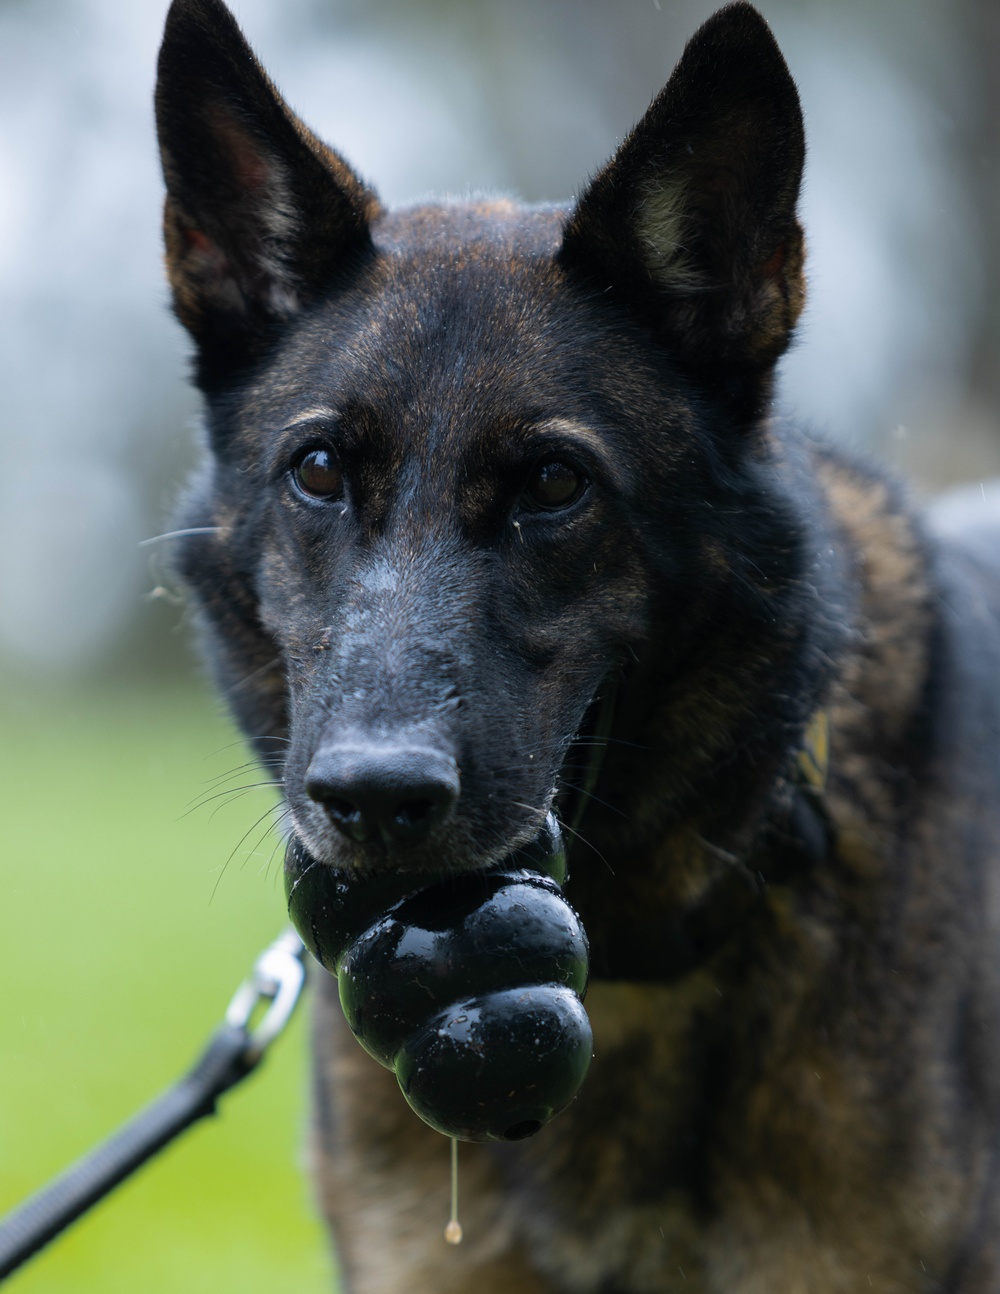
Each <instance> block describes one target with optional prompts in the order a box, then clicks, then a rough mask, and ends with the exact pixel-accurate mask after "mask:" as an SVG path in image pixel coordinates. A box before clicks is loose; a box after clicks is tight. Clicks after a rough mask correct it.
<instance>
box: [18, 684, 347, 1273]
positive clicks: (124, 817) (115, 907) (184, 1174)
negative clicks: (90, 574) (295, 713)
mask: <svg viewBox="0 0 1000 1294" xmlns="http://www.w3.org/2000/svg"><path fill="white" fill-rule="evenodd" d="M0 732H2V734H3V735H2V740H0V786H2V787H3V793H2V800H3V805H4V810H3V814H2V818H0V821H2V824H3V835H2V839H0V857H2V858H3V866H2V876H3V890H4V896H3V901H2V903H0V986H2V994H0V1213H3V1212H6V1210H7V1209H9V1208H10V1207H12V1206H13V1205H14V1204H16V1203H17V1202H19V1201H20V1200H21V1199H22V1198H23V1197H24V1196H25V1195H27V1194H28V1193H29V1192H31V1191H33V1190H34V1189H36V1188H37V1187H38V1186H40V1185H42V1184H43V1183H44V1182H45V1181H46V1180H47V1179H48V1178H49V1177H50V1176H51V1175H53V1174H54V1173H56V1172H58V1171H59V1170H60V1169H62V1168H63V1167H65V1166H66V1165H67V1164H69V1163H70V1162H71V1161H73V1160H74V1159H76V1158H77V1157H78V1156H79V1155H80V1154H82V1153H83V1152H85V1151H86V1150H87V1149H89V1148H90V1147H91V1146H92V1145H93V1144H95V1143H96V1142H97V1141H99V1140H100V1139H101V1138H103V1137H104V1136H106V1135H107V1134H108V1133H109V1132H111V1131H112V1130H114V1129H115V1128H116V1127H117V1126H118V1125H119V1124H120V1123H121V1122H123V1121H124V1120H125V1119H126V1118H128V1117H130V1116H131V1115H132V1114H133V1113H135V1112H136V1111H137V1110H138V1109H139V1108H141V1107H142V1106H143V1105H144V1104H146V1103H147V1102H148V1101H149V1100H150V1099H152V1097H154V1096H155V1095H157V1094H158V1093H159V1092H160V1091H161V1090H162V1089H163V1088H164V1087H165V1086H167V1085H168V1084H169V1083H170V1082H172V1081H173V1080H174V1078H176V1077H179V1075H180V1074H181V1072H182V1071H183V1070H184V1069H185V1068H186V1067H188V1066H189V1065H190V1063H191V1062H192V1061H193V1060H194V1058H195V1056H196V1054H197V1053H198V1052H199V1051H200V1049H201V1047H202V1045H203V1043H204V1042H205V1041H206V1039H207V1037H208V1035H209V1033H210V1032H211V1030H212V1028H213V1027H214V1026H215V1025H216V1023H217V1022H218V1021H219V1019H220V1017H221V1015H222V1012H223V1011H224V1010H225V1007H226V1004H227V1003H228V1001H229V997H230V995H231V994H232V992H233V991H234V989H235V987H236V985H237V983H238V982H239V981H240V979H241V978H242V977H243V976H244V975H245V974H246V973H247V971H248V970H249V968H250V966H251V964H252V962H253V959H254V957H255V956H256V954H257V953H258V952H259V950H260V949H261V948H263V947H264V946H265V944H267V943H268V942H269V941H270V940H271V939H272V938H274V936H275V935H276V934H277V933H278V931H279V930H280V929H281V928H282V926H283V925H284V923H285V913H284V902H283V896H282V891H281V880H280V878H281V851H280V849H276V848H275V838H274V837H273V836H271V835H266V834H265V824H264V823H261V824H260V825H259V826H256V827H254V826H253V825H252V824H254V823H255V822H256V820H257V819H258V818H259V817H260V816H261V815H262V814H265V813H266V811H267V809H268V807H269V805H271V804H273V802H274V796H273V792H271V791H270V790H269V789H263V790H260V789H258V790H254V791H250V792H248V793H247V794H245V795H243V796H236V797H235V798H233V797H230V796H225V797H223V798H221V799H219V800H214V801H211V802H210V803H209V804H207V805H204V806H202V807H194V808H192V807H191V806H192V804H193V802H195V801H196V800H198V798H199V797H204V796H207V795H212V794H214V793H215V792H216V791H217V790H220V789H222V790H224V789H225V788H226V787H233V788H236V787H240V786H243V785H244V784H246V783H249V782H255V781H259V780H261V779H260V774H259V773H258V772H257V771H256V770H255V769H253V768H248V769H246V770H244V771H243V772H242V773H239V774H237V775H236V776H235V777H234V778H233V779H232V780H230V781H228V782H225V783H224V784H219V785H218V786H216V785H215V784H214V782H213V779H215V778H217V777H219V776H223V775H226V774H227V773H230V772H232V771H234V770H236V769H237V768H238V767H239V766H240V765H243V764H244V763H245V762H246V761H247V758H248V756H247V755H246V753H245V751H244V748H243V747H242V745H241V744H239V741H238V738H237V737H236V734H235V732H234V730H233V729H232V727H231V726H230V725H229V724H228V722H226V721H225V720H224V719H223V718H222V717H221V716H220V714H219V712H218V709H217V707H216V705H215V703H214V702H213V701H211V700H210V699H209V698H208V696H207V693H205V692H204V691H202V690H199V689H197V688H195V687H189V688H173V689H167V688H161V689H159V690H140V689H138V688H134V689H126V690H123V689H113V688H110V687H102V688H100V689H96V690H93V691H91V692H89V693H87V694H82V693H72V692H60V691H51V690H49V691H44V692H43V691H41V690H37V691H35V690H31V689H24V690H22V691H19V692H15V691H14V690H13V689H8V690H7V692H6V693H5V694H4V695H3V696H2V697H0ZM248 829H249V834H248V835H247V838H246V841H245V842H244V843H243V844H242V845H241V844H240V843H239V842H240V839H241V837H242V836H243V835H244V833H245V832H247V831H248ZM230 856H231V857H230ZM227 860H228V862H227ZM305 1015H306V1013H305V1012H304V1011H300V1013H299V1017H298V1019H297V1020H296V1021H295V1023H294V1025H293V1027H292V1029H291V1031H290V1033H289V1034H288V1035H286V1036H285V1037H284V1038H283V1039H281V1040H280V1042H279V1043H278V1044H277V1045H276V1048H275V1050H274V1052H273V1053H272V1055H271V1056H269V1057H268V1059H267V1060H266V1062H265V1064H264V1065H263V1066H262V1067H261V1069H260V1070H259V1071H258V1073H257V1074H256V1075H255V1076H254V1077H253V1078H251V1079H249V1080H248V1082H247V1085H246V1086H245V1087H243V1088H240V1089H237V1090H236V1091H235V1092H233V1093H231V1094H230V1095H229V1096H228V1097H226V1098H224V1099H223V1103H222V1107H221V1116H220V1117H218V1118H216V1119H212V1120H206V1121H205V1122H203V1123H202V1124H201V1125H199V1126H198V1127H196V1128H195V1129H194V1130H192V1131H191V1132H189V1133H187V1134H186V1135H185V1136H184V1137H183V1138H182V1139H181V1141H180V1142H178V1143H176V1144H175V1145H174V1146H173V1147H172V1148H170V1149H169V1150H168V1151H167V1152H166V1153H165V1154H163V1155H162V1156H160V1157H159V1158H158V1159H156V1160H154V1161H153V1162H152V1163H151V1164H149V1165H147V1166H146V1167H145V1168H143V1169H142V1170H140V1172H139V1174H138V1175H137V1176H136V1177H134V1178H132V1180H131V1181H130V1182H128V1183H126V1184H125V1185H124V1186H122V1187H120V1188H119V1189H118V1190H117V1191H116V1192H115V1193H114V1194H113V1195H112V1196H110V1197H109V1198H108V1199H107V1200H106V1201H105V1202H104V1203H102V1204H101V1205H99V1206H98V1208H97V1209H96V1210H95V1211H94V1212H93V1213H91V1214H90V1215H89V1216H88V1217H87V1218H85V1219H84V1220H82V1221H81V1222H80V1223H78V1224H77V1225H76V1226H75V1227H73V1228H72V1229H71V1230H70V1231H69V1232H68V1233H66V1235H65V1236H64V1237H63V1238H62V1239H61V1240H58V1241H57V1242H55V1244H54V1245H53V1246H52V1247H51V1248H50V1249H48V1250H47V1251H45V1252H43V1253H42V1254H41V1255H40V1256H38V1257H37V1258H35V1259H34V1260H33V1261H32V1262H31V1263H29V1264H28V1265H27V1266H26V1267H24V1268H23V1269H22V1271H21V1272H20V1273H19V1274H18V1275H16V1276H14V1277H13V1278H12V1280H11V1282H10V1285H9V1288H10V1289H11V1290H16V1291H17V1292H18V1294H62V1292H63V1291H65V1292H66V1294H69V1292H70V1291H72V1294H88V1292H89V1291H101V1294H118V1292H119V1291H120V1292H121V1294H126V1291H127V1292H128V1294H134V1291H136V1290H142V1291H143V1294H160V1292H161V1291H163V1292H164V1294H166V1292H167V1291H170V1294H176V1292H177V1291H181V1290H183V1291H184V1294H201V1292H202V1291H204V1294H217V1291H218V1290H237V1289H238V1290H240V1291H241V1294H257V1291H260V1294H265V1291H266V1294H274V1290H275V1289H294V1290H295V1291H296V1294H321V1292H323V1294H329V1291H330V1290H331V1288H332V1287H333V1286H332V1281H333V1278H332V1275H331V1270H330V1261H329V1258H328V1256H327V1253H326V1247H325V1242H324V1239H323V1235H322V1232H321V1228H320V1226H319V1223H318V1222H317V1220H316V1218H315V1216H314V1213H313V1210H312V1207H311V1202H310V1199H309V1188H308V1183H307V1180H306V1175H305V1173H304V1172H303V1171H302V1167H301V1160H302V1157H303V1156H302V1149H303V1145H304V1140H305V1121H306V1086H307V1078H306V1073H307V1071H306V1057H305V1029H304V1025H305Z"/></svg>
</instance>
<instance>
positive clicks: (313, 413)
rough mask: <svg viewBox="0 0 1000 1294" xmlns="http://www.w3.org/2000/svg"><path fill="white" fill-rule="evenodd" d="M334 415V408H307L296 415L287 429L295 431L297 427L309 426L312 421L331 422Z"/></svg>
mask: <svg viewBox="0 0 1000 1294" xmlns="http://www.w3.org/2000/svg"><path fill="white" fill-rule="evenodd" d="M333 417H334V412H333V410H332V409H319V408H317V409H305V410H304V411H303V412H302V413H297V414H296V415H295V417H294V418H293V419H292V421H291V422H290V423H289V424H288V426H287V427H286V428H285V430H286V431H295V430H296V428H298V427H305V426H308V424H309V423H311V422H324V421H325V422H329V420H330V419H331V418H333Z"/></svg>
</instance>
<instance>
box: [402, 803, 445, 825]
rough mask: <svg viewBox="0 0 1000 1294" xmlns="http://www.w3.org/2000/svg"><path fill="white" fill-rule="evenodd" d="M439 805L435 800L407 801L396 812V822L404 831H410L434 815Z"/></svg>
mask: <svg viewBox="0 0 1000 1294" xmlns="http://www.w3.org/2000/svg"><path fill="white" fill-rule="evenodd" d="M436 808H437V805H436V804H435V803H434V801H433V800H407V802H406V803H405V804H401V805H400V806H399V807H398V808H397V810H396V815H395V816H396V822H397V823H398V824H399V825H400V827H402V828H403V829H404V830H407V831H410V830H412V829H413V828H414V827H418V826H419V825H420V823H421V822H423V821H424V820H425V819H426V818H429V817H430V816H431V814H433V812H434V810H435V809H436Z"/></svg>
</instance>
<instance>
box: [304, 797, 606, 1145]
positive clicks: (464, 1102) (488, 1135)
mask: <svg viewBox="0 0 1000 1294" xmlns="http://www.w3.org/2000/svg"><path fill="white" fill-rule="evenodd" d="M565 878H566V853H565V848H564V846H563V843H562V836H561V833H560V831H559V827H558V824H557V822H556V820H555V818H554V817H553V816H552V815H551V814H550V815H549V817H548V819H547V821H546V824H545V828H544V829H543V831H542V833H541V834H540V835H539V836H538V837H537V838H536V840H535V841H534V842H532V844H531V845H529V846H527V847H526V848H524V849H522V850H519V851H517V852H516V853H514V854H512V855H511V857H510V858H508V859H507V860H506V861H505V862H504V863H503V864H502V865H501V867H500V868H498V869H491V870H489V871H481V872H465V873H461V874H458V875H446V876H434V877H427V876H422V877H417V876H414V875H412V874H411V875H405V874H402V873H399V872H394V873H388V874H386V875H384V876H378V877H364V878H358V877H355V876H352V875H350V874H348V873H346V872H342V871H337V870H336V869H334V868H331V867H328V866H326V865H325V864H322V863H319V862H317V861H316V860H315V859H313V858H311V857H310V855H309V854H308V853H306V851H305V850H304V849H303V847H302V846H301V844H299V842H298V841H297V840H296V839H295V838H293V839H292V840H291V842H290V843H289V846H288V851H287V853H286V856H285V885H286V891H287V895H288V911H289V914H290V916H291V919H292V921H293V923H294V925H295V927H296V929H297V930H298V931H299V934H300V935H301V936H302V939H303V941H304V942H305V944H306V946H307V947H308V948H309V950H310V951H311V952H312V953H313V955H314V956H315V957H316V958H317V960H318V961H320V962H321V963H322V965H323V966H325V967H326V969H327V970H329V971H331V972H333V973H334V974H335V975H336V976H337V979H338V983H339V988H340V1001H341V1005H342V1006H343V1008H344V1014H345V1016H346V1017H347V1021H348V1024H349V1025H350V1027H351V1029H352V1031H353V1032H354V1034H355V1036H356V1037H357V1039H358V1041H359V1042H360V1043H361V1045H362V1046H363V1047H364V1048H365V1050H366V1051H368V1052H370V1053H371V1055H372V1056H374V1057H375V1059H376V1060H378V1061H379V1062H380V1063H381V1064H383V1065H385V1066H386V1068H388V1069H392V1070H394V1071H395V1074H396V1078H397V1080H398V1082H399V1086H400V1088H401V1089H402V1091H403V1095H404V1096H405V1097H406V1099H407V1101H408V1102H409V1104H410V1105H411V1106H412V1108H413V1109H414V1110H415V1111H416V1113H417V1114H419V1115H420V1117H421V1118H422V1119H423V1120H424V1121H425V1122H426V1123H429V1124H430V1125H431V1127H432V1128H437V1129H438V1131H439V1132H443V1133H445V1134H446V1135H447V1136H450V1137H458V1138H459V1139H460V1140H463V1141H516V1140H519V1139H521V1138H522V1137H528V1136H531V1134H532V1133H534V1132H537V1131H538V1129H539V1128H541V1126H542V1125H543V1124H544V1123H546V1122H548V1120H549V1119H550V1118H551V1117H552V1116H553V1115H554V1114H557V1113H558V1112H559V1111H560V1110H561V1109H563V1108H564V1107H565V1106H566V1105H568V1104H569V1102H570V1101H571V1100H572V1099H573V1097H574V1096H575V1095H576V1093H577V1091H578V1090H579V1087H580V1084H581V1083H582V1082H583V1079H584V1076H585V1074H586V1072H587V1067H588V1065H589V1064H590V1057H591V1050H592V1037H591V1031H590V1022H589V1021H588V1019H587V1015H586V1012H585V1011H584V1009H583V1004H582V998H583V995H584V993H585V991H586V987H587V973H588V950H587V937H586V935H585V933H584V930H583V927H582V925H581V924H580V920H579V918H578V917H577V915H576V913H575V912H574V911H573V909H572V908H571V907H570V906H569V904H568V903H567V902H566V900H565V899H564V898H563V896H562V892H561V890H560V885H561V884H562V883H564V882H565Z"/></svg>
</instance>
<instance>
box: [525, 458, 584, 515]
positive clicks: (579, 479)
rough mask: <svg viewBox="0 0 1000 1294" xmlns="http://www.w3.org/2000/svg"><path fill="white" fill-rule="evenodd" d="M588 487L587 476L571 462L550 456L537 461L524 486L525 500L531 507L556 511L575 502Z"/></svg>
mask: <svg viewBox="0 0 1000 1294" xmlns="http://www.w3.org/2000/svg"><path fill="white" fill-rule="evenodd" d="M586 488H587V478H586V477H585V476H584V475H583V474H582V473H581V472H579V471H577V469H576V468H575V467H571V466H570V464H569V463H563V462H561V461H560V460H559V459H557V458H550V459H547V460H545V461H544V462H541V463H536V464H535V466H534V467H533V468H532V469H531V472H530V473H529V475H528V479H527V481H526V482H525V486H524V501H525V502H526V503H527V504H528V506H529V507H530V508H541V509H543V510H544V511H546V512H555V511H557V510H558V509H559V508H568V507H569V506H570V504H572V503H575V502H576V501H577V499H578V498H579V497H580V495H581V494H582V493H583V492H584V490H585V489H586Z"/></svg>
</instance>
